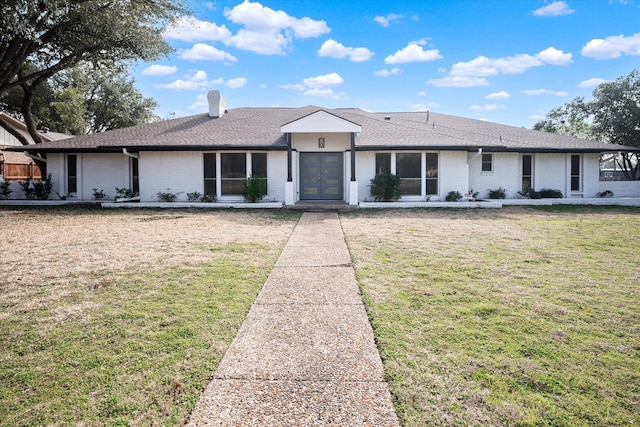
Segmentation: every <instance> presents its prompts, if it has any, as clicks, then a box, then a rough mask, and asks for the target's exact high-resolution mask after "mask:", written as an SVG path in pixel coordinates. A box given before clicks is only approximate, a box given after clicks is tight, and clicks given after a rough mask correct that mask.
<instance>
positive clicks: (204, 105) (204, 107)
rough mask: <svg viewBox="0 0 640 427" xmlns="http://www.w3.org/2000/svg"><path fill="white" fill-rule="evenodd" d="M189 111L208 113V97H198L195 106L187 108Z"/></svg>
mask: <svg viewBox="0 0 640 427" xmlns="http://www.w3.org/2000/svg"><path fill="white" fill-rule="evenodd" d="M187 109H188V110H200V111H208V109H209V101H207V95H198V96H196V100H195V101H194V102H193V104H191V105H189V106H188V107H187Z"/></svg>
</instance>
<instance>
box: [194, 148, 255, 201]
mask: <svg viewBox="0 0 640 427" xmlns="http://www.w3.org/2000/svg"><path fill="white" fill-rule="evenodd" d="M203 162H204V194H205V196H211V197H217V196H241V195H242V187H243V184H244V182H245V180H246V179H247V177H248V176H249V175H248V174H247V171H251V173H250V175H252V176H257V177H259V178H263V179H264V180H265V181H266V180H267V177H268V175H267V153H225V152H223V153H204V154H203ZM218 183H219V187H220V191H219V194H218ZM265 187H266V186H265Z"/></svg>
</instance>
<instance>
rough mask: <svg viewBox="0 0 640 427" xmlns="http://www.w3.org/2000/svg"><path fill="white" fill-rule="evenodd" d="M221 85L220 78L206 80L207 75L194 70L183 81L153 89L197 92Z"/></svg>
mask: <svg viewBox="0 0 640 427" xmlns="http://www.w3.org/2000/svg"><path fill="white" fill-rule="evenodd" d="M222 83H224V80H223V79H222V78H218V79H215V80H207V73H206V72H205V71H202V70H196V71H195V73H193V74H191V75H188V76H186V77H185V78H184V79H177V80H174V81H173V82H171V83H163V84H156V85H154V87H156V88H160V89H173V90H199V89H204V88H208V87H211V86H214V85H220V84H222Z"/></svg>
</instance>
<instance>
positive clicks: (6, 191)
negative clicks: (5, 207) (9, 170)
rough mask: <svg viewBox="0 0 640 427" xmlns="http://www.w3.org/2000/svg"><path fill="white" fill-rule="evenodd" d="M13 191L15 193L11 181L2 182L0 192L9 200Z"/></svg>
mask: <svg viewBox="0 0 640 427" xmlns="http://www.w3.org/2000/svg"><path fill="white" fill-rule="evenodd" d="M11 193H13V190H12V189H11V181H2V182H0V194H2V195H3V196H4V198H5V199H7V200H8V199H9V195H10V194H11Z"/></svg>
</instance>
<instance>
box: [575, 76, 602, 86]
mask: <svg viewBox="0 0 640 427" xmlns="http://www.w3.org/2000/svg"><path fill="white" fill-rule="evenodd" d="M606 82H607V81H606V80H605V79H600V78H593V79H587V80H584V81H582V82H580V84H578V87H581V88H589V87H596V86H598V85H601V84H602V83H606Z"/></svg>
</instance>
